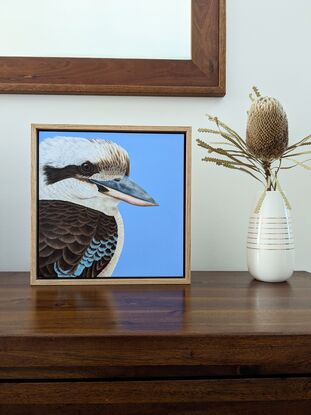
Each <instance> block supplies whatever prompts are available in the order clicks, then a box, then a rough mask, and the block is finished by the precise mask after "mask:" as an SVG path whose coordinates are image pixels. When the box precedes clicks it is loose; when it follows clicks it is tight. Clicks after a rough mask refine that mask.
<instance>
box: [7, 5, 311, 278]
mask: <svg viewBox="0 0 311 415" xmlns="http://www.w3.org/2000/svg"><path fill="white" fill-rule="evenodd" d="M227 16H228V24H227V58H228V59H227V84H228V87H227V95H226V97H224V98H173V97H172V98H162V97H157V98H153V97H104V96H103V97H92V96H35V95H28V96H21V95H20V96H17V95H15V96H14V95H0V109H1V110H0V124H1V132H2V134H1V139H0V157H1V164H0V171H1V175H0V189H1V190H0V195H1V203H0V212H1V216H0V225H1V232H0V247H1V249H0V269H1V270H27V269H28V268H29V239H30V238H29V217H30V197H29V193H30V179H29V171H30V151H29V150H30V146H29V143H30V123H32V122H35V123H80V124H83V123H87V124H141V125H191V126H192V127H193V136H194V137H193V138H196V137H197V136H198V134H197V133H196V129H197V128H198V127H201V126H205V125H206V124H207V119H206V117H205V116H204V114H205V113H212V114H217V115H218V116H219V117H220V118H222V119H224V120H225V121H226V122H227V123H229V124H230V125H231V126H233V127H234V128H236V129H237V130H238V131H240V132H241V133H243V132H244V130H245V122H246V110H247V108H248V106H249V99H248V93H249V92H250V88H251V86H252V85H253V84H255V85H257V86H258V87H259V88H260V89H261V91H262V93H265V94H268V95H273V96H275V97H277V98H279V99H280V100H281V102H282V103H283V105H284V107H285V109H286V110H287V112H288V117H289V125H290V137H291V141H294V140H297V139H298V138H302V137H303V136H305V135H307V133H310V130H311V125H310V102H311V97H310V93H311V79H310V68H311V57H310V37H311V25H310V21H311V2H310V0H297V1H295V2H294V1H292V0H248V1H246V0H227ZM193 141H194V140H193ZM202 155H203V152H202V151H201V150H200V149H198V148H197V147H196V145H195V142H193V176H192V201H193V202H192V205H193V208H192V267H193V269H196V270H200V269H201V270H202V269H210V270H215V269H219V270H221V269H226V270H241V269H245V268H246V264H245V237H246V230H247V221H248V215H249V212H250V209H251V206H252V205H253V203H254V198H255V195H256V192H257V191H258V190H260V187H258V185H257V183H256V182H253V181H252V180H251V178H249V177H248V176H244V175H243V174H242V173H240V174H239V173H238V172H237V173H235V172H231V171H226V170H225V169H222V168H220V167H219V168H216V167H214V166H210V165H206V164H203V163H202V162H201V161H200V158H201V156H202ZM282 183H283V187H284V188H285V189H286V191H287V193H288V196H289V199H290V201H291V203H292V205H293V213H294V218H295V225H296V226H295V231H296V242H297V243H296V247H297V260H296V268H297V269H309V270H311V234H310V230H311V215H310V212H311V172H307V171H301V170H298V169H296V170H290V171H288V172H287V173H285V174H283V176H282Z"/></svg>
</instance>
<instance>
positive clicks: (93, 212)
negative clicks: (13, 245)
mask: <svg viewBox="0 0 311 415" xmlns="http://www.w3.org/2000/svg"><path fill="white" fill-rule="evenodd" d="M130 166H131V160H130V156H129V154H128V153H127V151H126V150H125V149H124V148H123V147H122V146H120V145H118V144H117V143H115V142H114V141H112V140H108V139H96V138H86V137H81V136H74V135H70V136H66V134H62V135H59V136H54V137H53V138H46V139H45V140H43V141H42V142H40V144H39V152H38V203H37V218H38V232H37V245H38V246H37V273H38V278H41V279H54V280H55V279H56V280H60V279H62V280H68V281H69V280H70V279H96V278H97V279H98V278H105V277H111V276H112V274H113V271H114V269H115V267H116V265H117V263H118V261H119V258H120V255H121V253H122V248H123V243H124V224H123V220H122V217H121V214H120V211H119V204H120V203H122V202H125V203H128V204H131V205H136V206H137V207H154V206H157V205H158V203H157V202H156V201H155V200H154V199H153V197H152V196H151V195H150V194H149V193H148V192H147V191H146V190H144V189H143V188H142V187H141V186H140V185H139V184H138V183H136V182H135V181H134V180H132V178H131V174H130V173H131V170H130ZM125 227H126V223H125Z"/></svg>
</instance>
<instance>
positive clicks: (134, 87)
mask: <svg viewBox="0 0 311 415" xmlns="http://www.w3.org/2000/svg"><path fill="white" fill-rule="evenodd" d="M0 93H33V94H90V95H163V96H165V95H167V96H224V95H225V0H192V59H191V60H166V59H90V58H44V57H0Z"/></svg>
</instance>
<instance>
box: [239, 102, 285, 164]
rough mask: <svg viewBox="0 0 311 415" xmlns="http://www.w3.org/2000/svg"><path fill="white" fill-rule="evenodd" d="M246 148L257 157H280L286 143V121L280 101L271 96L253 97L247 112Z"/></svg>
mask: <svg viewBox="0 0 311 415" xmlns="http://www.w3.org/2000/svg"><path fill="white" fill-rule="evenodd" d="M246 145H247V147H248V150H249V151H250V152H251V153H252V154H253V155H254V156H255V157H257V158H258V159H260V160H266V161H272V160H274V159H278V158H280V157H281V156H282V155H283V153H284V151H285V150H286V149H287V145H288V122H287V116H286V113H285V111H284V109H283V107H282V105H281V104H280V102H279V101H278V100H277V99H275V98H271V97H259V98H257V99H255V100H254V101H253V103H252V105H251V108H250V110H249V113H248V122H247V130H246Z"/></svg>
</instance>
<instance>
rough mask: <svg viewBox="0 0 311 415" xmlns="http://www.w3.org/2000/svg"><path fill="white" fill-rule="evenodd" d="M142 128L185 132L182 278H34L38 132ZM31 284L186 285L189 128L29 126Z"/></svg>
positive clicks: (188, 259)
mask: <svg viewBox="0 0 311 415" xmlns="http://www.w3.org/2000/svg"><path fill="white" fill-rule="evenodd" d="M44 130H45V131H55V130H58V131H66V130H67V131H133V132H135V131H142V132H146V133H147V132H155V131H156V132H159V133H161V132H162V133H165V132H176V133H184V134H185V140H186V143H185V158H184V161H185V174H184V180H185V183H184V191H185V195H184V201H185V206H184V214H185V219H184V273H185V275H184V277H183V278H170V277H167V278H148V277H147V276H146V278H142V277H140V278H122V279H121V278H120V279H119V278H115V279H114V278H109V279H106V278H105V277H103V278H101V279H76V280H70V281H68V280H54V279H49V280H48V279H39V278H37V222H38V219H37V214H38V212H37V199H38V194H37V179H38V178H37V163H38V152H37V149H38V132H39V131H44ZM31 132H32V133H31V270H30V283H31V285H112V284H115V285H120V284H190V282H191V270H190V267H191V263H190V259H191V242H190V241H191V234H190V232H191V229H190V227H191V224H190V221H191V127H172V126H169V127H167V126H163V127H159V126H156V127H155V126H152V127H149V126H112V125H110V126H106V125H105V126H103V125H77V124H74V125H71V124H32V125H31Z"/></svg>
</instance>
